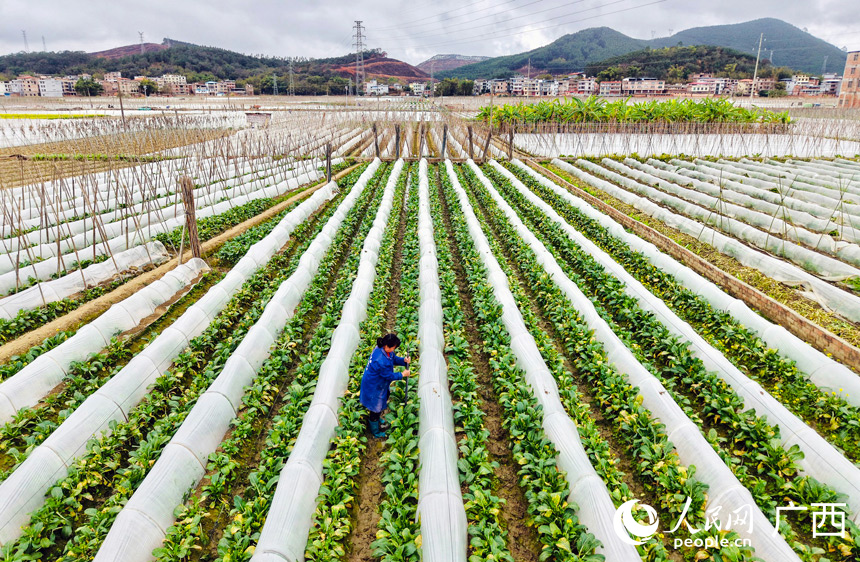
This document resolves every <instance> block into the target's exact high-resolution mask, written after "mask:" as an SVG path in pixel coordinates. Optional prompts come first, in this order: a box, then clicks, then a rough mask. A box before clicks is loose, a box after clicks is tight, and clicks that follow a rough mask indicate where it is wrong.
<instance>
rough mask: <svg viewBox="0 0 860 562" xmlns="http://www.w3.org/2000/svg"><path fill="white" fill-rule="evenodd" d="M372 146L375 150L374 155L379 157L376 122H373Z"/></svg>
mask: <svg viewBox="0 0 860 562" xmlns="http://www.w3.org/2000/svg"><path fill="white" fill-rule="evenodd" d="M373 147H374V149H375V150H376V157H377V158H379V131H378V130H377V129H376V123H374V124H373Z"/></svg>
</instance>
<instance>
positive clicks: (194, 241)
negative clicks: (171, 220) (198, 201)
mask: <svg viewBox="0 0 860 562" xmlns="http://www.w3.org/2000/svg"><path fill="white" fill-rule="evenodd" d="M179 185H180V186H181V188H182V205H183V206H184V207H185V228H186V229H188V247H190V248H191V255H192V256H193V257H195V258H199V257H200V256H201V251H200V239H199V238H198V236H197V219H196V218H195V216H194V184H193V183H192V182H191V178H190V177H188V176H182V177H181V178H179Z"/></svg>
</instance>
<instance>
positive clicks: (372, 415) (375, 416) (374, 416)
mask: <svg viewBox="0 0 860 562" xmlns="http://www.w3.org/2000/svg"><path fill="white" fill-rule="evenodd" d="M380 416H382V412H371V411H370V410H368V411H367V420H368V421H372V422H375V421H379V418H380Z"/></svg>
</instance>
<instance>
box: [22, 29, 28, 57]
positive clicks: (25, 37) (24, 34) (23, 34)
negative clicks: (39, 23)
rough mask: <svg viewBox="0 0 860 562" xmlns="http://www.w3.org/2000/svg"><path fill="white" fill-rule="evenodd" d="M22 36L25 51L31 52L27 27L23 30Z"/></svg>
mask: <svg viewBox="0 0 860 562" xmlns="http://www.w3.org/2000/svg"><path fill="white" fill-rule="evenodd" d="M21 36H22V37H24V52H25V53H29V52H30V44H29V43H27V30H26V29H22V30H21Z"/></svg>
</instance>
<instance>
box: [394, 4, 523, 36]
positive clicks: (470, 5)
mask: <svg viewBox="0 0 860 562" xmlns="http://www.w3.org/2000/svg"><path fill="white" fill-rule="evenodd" d="M516 1H517V0H508V1H507V2H503V3H502V4H499V6H504V5H505V4H510V3H511V2H516ZM483 3H484V0H478V1H477V2H472V3H470V4H466V5H465V6H461V7H459V8H454V9H453V10H448V11H447V12H442V13H441V14H434V15H432V16H427V17H423V18H419V19H417V20H411V21H407V22H406V23H404V24H401V25H389V26H387V27H380V28H379V31H388V30H389V29H403V28H406V27H415V26H417V25H423V24H421V23H419V22H423V21H426V20H429V19H433V18H436V17H439V16H441V15H444V14H450V13H452V12H457V11H460V10H465V9H466V8H470V7H472V6H474V5H475V4H483ZM493 7H494V6H490V7H489V8H481V9H480V10H474V11H472V13H473V14H474V13H475V12H482V11H484V10H489V9H490V8H493ZM464 15H468V14H464ZM454 17H455V18H459V17H462V16H454ZM442 19H443V20H445V19H453V18H442Z"/></svg>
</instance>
